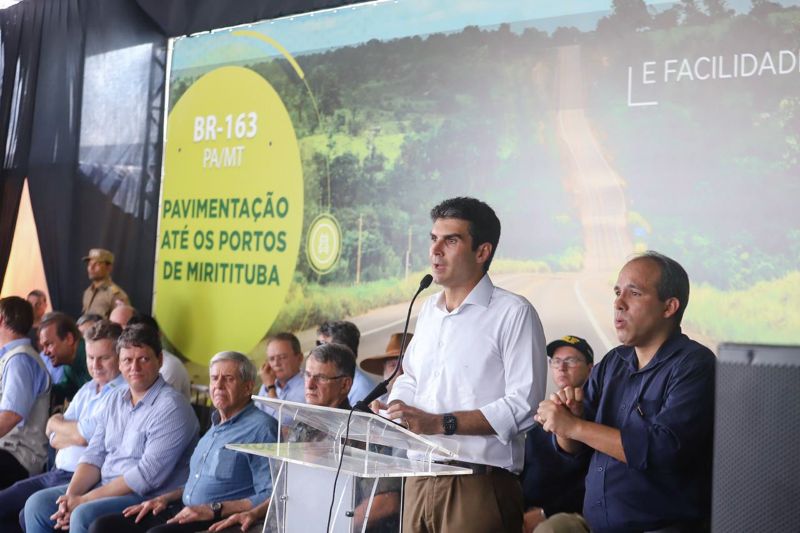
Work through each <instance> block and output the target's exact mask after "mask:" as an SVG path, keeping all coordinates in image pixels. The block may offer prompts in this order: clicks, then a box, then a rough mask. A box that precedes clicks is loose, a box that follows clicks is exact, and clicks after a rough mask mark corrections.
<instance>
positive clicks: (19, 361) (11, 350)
mask: <svg viewBox="0 0 800 533" xmlns="http://www.w3.org/2000/svg"><path fill="white" fill-rule="evenodd" d="M31 324H33V309H32V308H31V304H29V303H28V302H27V301H26V300H24V299H22V298H20V297H18V296H9V297H7V298H3V299H0V489H4V488H6V487H8V486H9V485H13V484H14V483H16V482H17V481H19V480H20V479H24V478H26V477H28V475H30V474H34V473H38V472H41V471H42V467H44V463H45V460H46V459H47V438H46V437H45V434H44V427H45V424H46V423H47V415H48V409H49V407H50V378H49V376H48V374H47V370H45V368H44V363H42V360H41V359H40V358H39V355H38V354H37V353H36V352H35V351H34V349H33V348H32V347H31V341H30V339H29V338H28V337H27V335H28V331H29V330H30V329H31Z"/></svg>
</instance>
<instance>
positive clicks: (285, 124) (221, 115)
mask: <svg viewBox="0 0 800 533" xmlns="http://www.w3.org/2000/svg"><path fill="white" fill-rule="evenodd" d="M302 230H303V171H302V164H301V160H300V150H299V149H298V145H297V138H296V136H295V132H294V128H293V126H292V122H291V119H290V117H289V113H288V112H287V111H286V107H285V106H284V104H283V102H282V101H281V99H280V97H279V96H278V94H277V93H276V92H275V90H274V89H273V88H272V86H271V85H270V84H269V83H268V82H267V81H266V80H265V79H264V78H262V77H261V76H259V75H258V74H256V73H255V72H253V71H252V70H249V69H246V68H242V67H222V68H219V69H216V70H214V71H212V72H209V73H208V74H206V75H204V76H203V77H201V78H200V79H199V80H197V81H196V82H195V83H193V84H192V86H191V87H189V89H187V91H186V92H185V93H184V94H183V96H182V97H181V99H180V100H179V101H178V102H177V103H176V105H175V106H174V108H173V109H172V111H171V113H170V115H169V118H168V121H167V139H166V142H165V146H164V177H163V185H162V196H161V206H160V210H159V234H158V243H157V246H158V249H157V258H158V259H157V264H156V268H157V271H156V282H155V292H156V293H155V301H156V305H155V312H156V315H157V316H158V320H159V322H160V324H161V326H162V328H163V330H164V332H165V334H166V335H167V337H168V338H169V340H170V341H171V342H172V343H173V344H174V345H175V346H176V347H177V348H178V349H179V350H180V351H181V352H183V353H184V354H185V355H186V356H187V357H188V358H189V359H191V360H192V361H195V362H197V363H201V364H205V363H207V362H208V360H209V359H210V358H211V356H213V355H214V354H215V353H217V352H220V351H223V350H237V351H241V352H245V353H247V352H248V351H250V350H251V349H252V348H253V347H254V346H255V345H256V344H257V343H258V342H259V341H260V340H261V338H262V337H263V336H264V334H265V333H267V332H268V331H269V329H270V327H271V326H272V324H273V322H274V321H275V318H276V317H277V315H278V313H279V312H280V310H281V308H282V307H283V303H284V299H285V298H286V294H287V292H288V290H289V286H290V285H291V283H292V279H293V277H294V271H295V267H296V263H297V256H298V253H299V251H300V244H301V240H302Z"/></svg>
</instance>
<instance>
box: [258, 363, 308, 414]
mask: <svg viewBox="0 0 800 533" xmlns="http://www.w3.org/2000/svg"><path fill="white" fill-rule="evenodd" d="M258 395H259V396H267V388H266V387H265V386H264V385H261V388H260V389H258ZM275 395H276V396H277V397H278V399H279V400H286V401H288V402H297V403H306V384H305V380H304V379H303V371H302V370H301V371H300V372H298V373H297V374H295V375H294V376H292V377H290V378H289V379H288V380H287V381H286V386H285V387H281V384H280V382H279V381H278V380H277V379H276V380H275ZM256 407H258V408H259V409H261V410H262V411H264V412H265V413H267V414H268V415H270V416H275V409H273V408H272V407H270V406H269V405H267V404H264V403H261V402H256Z"/></svg>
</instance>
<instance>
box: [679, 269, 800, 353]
mask: <svg viewBox="0 0 800 533" xmlns="http://www.w3.org/2000/svg"><path fill="white" fill-rule="evenodd" d="M743 317H744V318H743ZM686 323H687V327H689V328H691V329H694V330H697V331H699V332H701V333H702V334H704V335H706V336H708V337H711V338H714V339H720V340H722V341H726V342H748V343H753V342H756V343H765V344H797V324H800V272H797V271H795V272H791V273H789V274H787V275H786V276H783V277H781V278H779V279H775V280H771V281H759V282H758V283H756V284H755V285H753V286H751V287H749V288H747V289H743V290H737V291H723V290H720V289H717V288H715V287H713V286H711V285H708V284H705V283H703V284H699V285H696V286H693V287H692V292H691V295H690V297H689V307H688V308H687V309H686Z"/></svg>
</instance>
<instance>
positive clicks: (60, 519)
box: [50, 494, 83, 531]
mask: <svg viewBox="0 0 800 533" xmlns="http://www.w3.org/2000/svg"><path fill="white" fill-rule="evenodd" d="M81 503H83V499H82V497H81V496H75V495H73V494H64V495H63V496H59V497H58V499H57V500H56V504H57V505H58V510H57V511H56V512H55V513H53V515H52V516H50V520H55V521H56V525H55V526H53V529H63V530H65V531H68V530H69V519H70V516H71V515H72V511H74V510H75V508H76V507H77V506H79V505H80V504H81Z"/></svg>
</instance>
